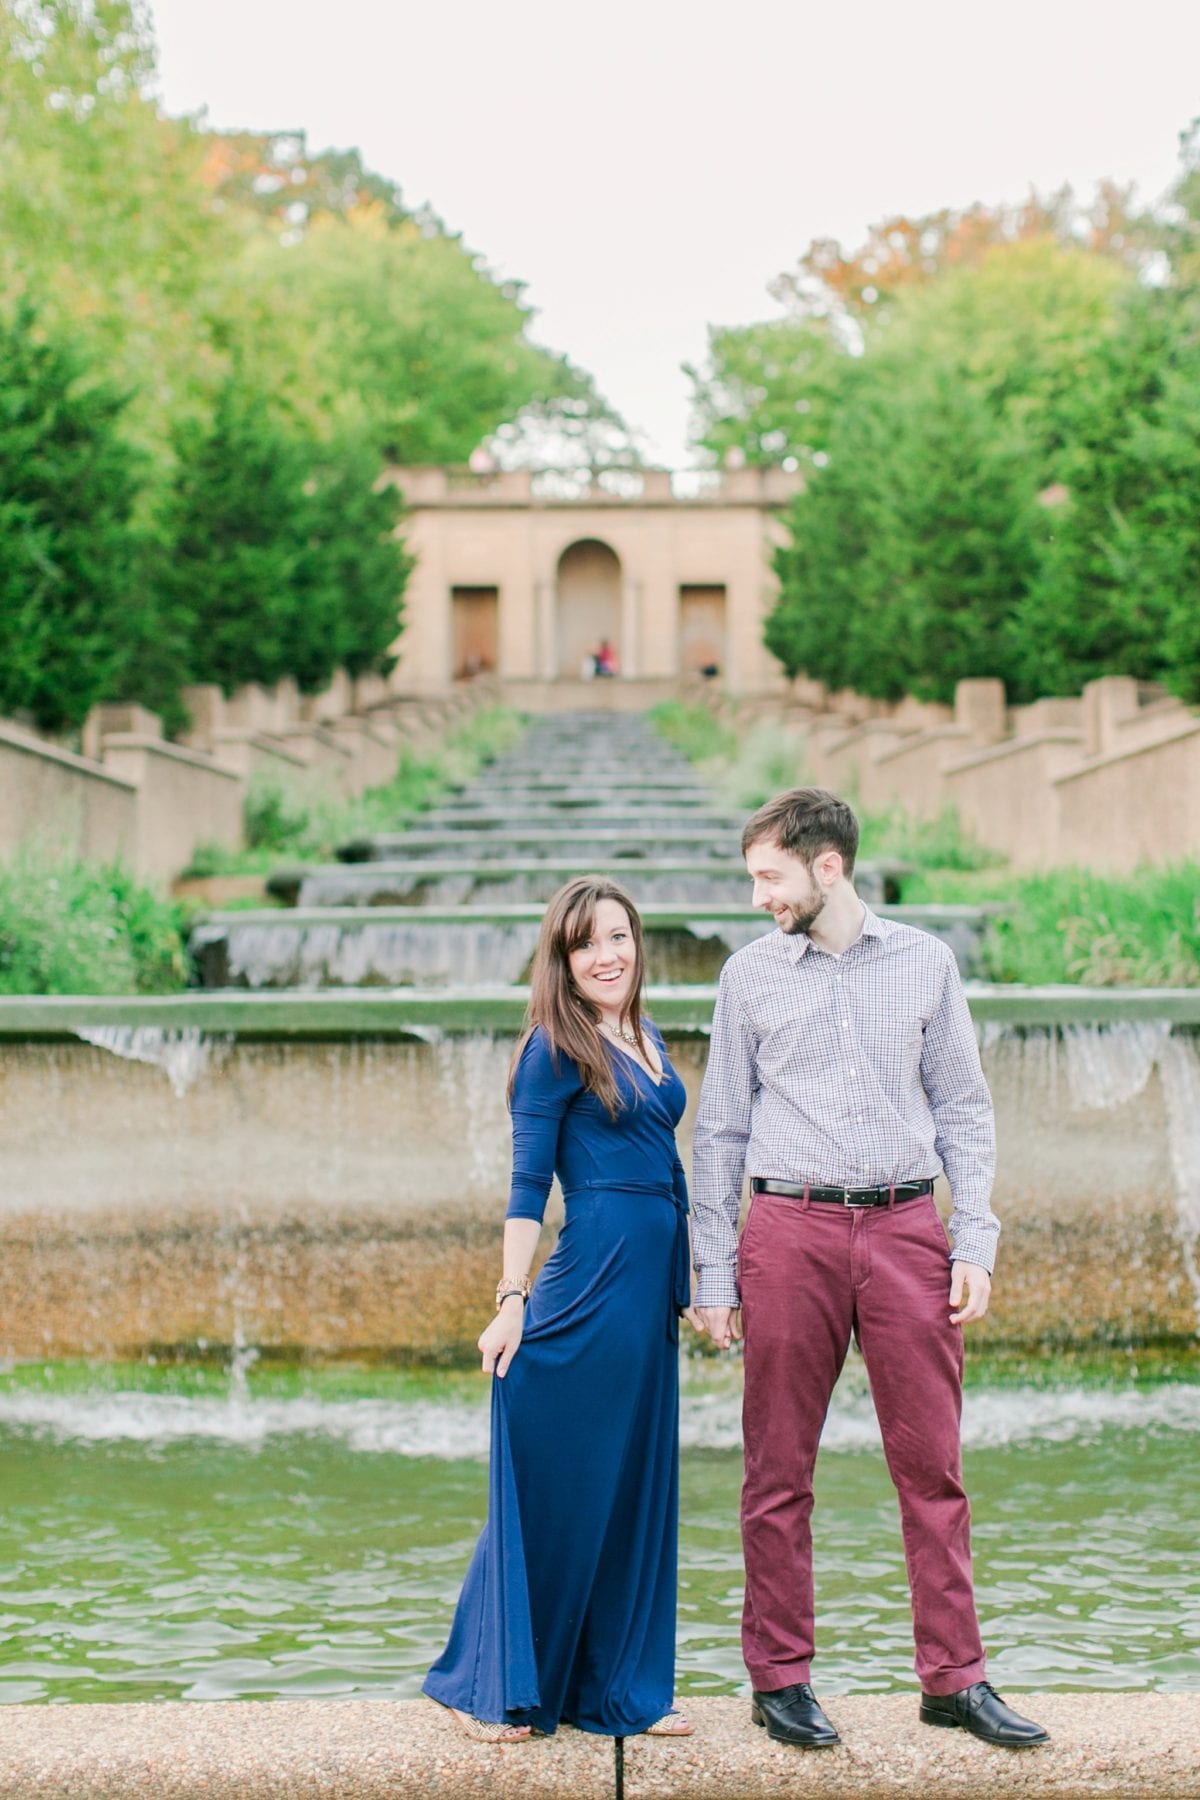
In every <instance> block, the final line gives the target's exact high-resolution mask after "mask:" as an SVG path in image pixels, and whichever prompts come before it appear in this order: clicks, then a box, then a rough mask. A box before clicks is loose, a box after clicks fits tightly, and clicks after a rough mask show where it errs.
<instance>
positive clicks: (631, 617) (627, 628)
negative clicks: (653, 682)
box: [619, 575, 642, 677]
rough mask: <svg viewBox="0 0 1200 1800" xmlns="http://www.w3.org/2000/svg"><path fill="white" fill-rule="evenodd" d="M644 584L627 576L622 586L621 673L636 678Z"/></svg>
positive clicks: (638, 664)
mask: <svg viewBox="0 0 1200 1800" xmlns="http://www.w3.org/2000/svg"><path fill="white" fill-rule="evenodd" d="M641 598H642V584H641V582H640V581H637V580H635V579H634V577H633V576H632V575H627V576H626V577H625V580H624V581H623V582H622V584H621V667H620V671H619V673H620V674H622V675H626V676H630V677H632V676H635V675H637V673H638V672H639V670H640V668H641V643H640V641H639V640H640V633H639V629H638V627H639V624H640V621H641V610H642V608H641Z"/></svg>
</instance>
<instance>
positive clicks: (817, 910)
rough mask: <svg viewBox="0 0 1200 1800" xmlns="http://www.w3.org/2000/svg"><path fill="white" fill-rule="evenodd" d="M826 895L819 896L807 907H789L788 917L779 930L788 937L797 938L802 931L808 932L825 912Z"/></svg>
mask: <svg viewBox="0 0 1200 1800" xmlns="http://www.w3.org/2000/svg"><path fill="white" fill-rule="evenodd" d="M828 898H829V896H828V894H821V895H819V896H818V898H817V899H816V900H815V901H814V903H813V904H812V905H811V906H809V907H803V908H802V907H799V906H789V907H788V917H787V919H786V920H785V921H784V923H783V924H781V925H780V927H779V929H780V931H782V932H785V933H786V934H787V936H788V937H798V936H799V935H800V933H801V932H802V931H808V930H809V929H810V928H811V927H812V926H813V925H815V924H816V922H817V920H818V919H819V918H820V916H821V914H822V913H823V912H824V910H825V902H826V900H827V899H828Z"/></svg>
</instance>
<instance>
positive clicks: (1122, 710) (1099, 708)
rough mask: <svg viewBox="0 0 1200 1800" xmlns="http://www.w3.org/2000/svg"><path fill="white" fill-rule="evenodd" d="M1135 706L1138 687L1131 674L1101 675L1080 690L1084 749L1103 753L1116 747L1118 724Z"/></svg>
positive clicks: (1133, 710) (1136, 705) (1134, 711)
mask: <svg viewBox="0 0 1200 1800" xmlns="http://www.w3.org/2000/svg"><path fill="white" fill-rule="evenodd" d="M1137 709H1138V687H1137V682H1136V681H1135V680H1134V679H1133V676H1132V675H1102V676H1101V677H1100V679H1099V681H1089V682H1088V684H1087V686H1086V687H1085V688H1084V690H1083V739H1084V742H1083V752H1084V755H1085V756H1103V755H1104V753H1105V751H1106V750H1115V749H1116V747H1117V727H1118V725H1121V724H1123V723H1124V722H1125V720H1126V719H1132V718H1133V717H1134V715H1135V714H1136V712H1137Z"/></svg>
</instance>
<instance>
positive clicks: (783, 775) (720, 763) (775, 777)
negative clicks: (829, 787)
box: [646, 700, 804, 812]
mask: <svg viewBox="0 0 1200 1800" xmlns="http://www.w3.org/2000/svg"><path fill="white" fill-rule="evenodd" d="M646 716H647V718H648V719H649V721H650V724H651V725H652V726H653V727H654V729H655V730H656V731H657V732H658V733H659V735H660V737H664V738H666V740H667V742H668V743H669V744H673V745H674V746H675V748H676V749H677V750H679V751H682V753H683V755H684V756H686V757H687V758H688V761H689V762H693V763H695V765H696V773H697V774H698V775H699V776H700V777H701V779H702V780H704V781H707V783H708V784H709V786H710V787H711V788H712V790H713V792H714V794H715V795H716V797H717V799H718V801H719V802H720V803H721V805H722V806H727V807H730V808H732V809H733V810H735V811H742V812H753V811H754V809H755V807H758V806H761V805H762V803H763V801H764V800H769V799H770V797H771V795H772V794H777V793H778V792H779V791H780V789H781V788H787V787H795V786H796V785H797V783H799V782H801V781H803V779H804V775H803V771H802V769H801V768H800V766H799V765H800V760H801V759H800V757H799V755H798V752H797V749H796V746H795V744H794V743H793V742H792V741H791V740H790V739H788V738H786V737H784V736H783V735H782V734H781V733H780V730H779V726H778V725H777V724H774V723H772V722H771V721H769V720H764V721H763V722H762V723H761V724H759V725H752V726H751V727H750V729H749V730H748V731H747V732H745V733H744V734H743V735H742V736H740V737H739V735H738V734H737V732H736V731H734V729H733V727H732V726H730V725H726V724H724V723H723V722H722V721H721V720H720V719H718V718H717V716H716V714H715V713H714V712H712V711H710V709H709V708H708V707H707V706H704V705H700V704H697V705H693V706H689V705H687V703H686V702H685V701H682V700H664V701H662V702H660V704H659V705H658V706H652V707H651V708H650V709H649V711H648V713H647V715H646Z"/></svg>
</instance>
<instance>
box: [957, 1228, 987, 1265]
mask: <svg viewBox="0 0 1200 1800" xmlns="http://www.w3.org/2000/svg"><path fill="white" fill-rule="evenodd" d="M950 1254H951V1261H953V1262H966V1263H975V1264H976V1266H977V1267H978V1268H980V1269H986V1270H987V1272H988V1274H989V1275H990V1274H991V1273H992V1270H993V1269H994V1268H995V1266H996V1233H995V1232H994V1231H987V1230H984V1231H972V1230H970V1228H968V1229H967V1230H965V1231H959V1232H956V1234H955V1238H954V1249H953V1250H952V1251H951V1253H950Z"/></svg>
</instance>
